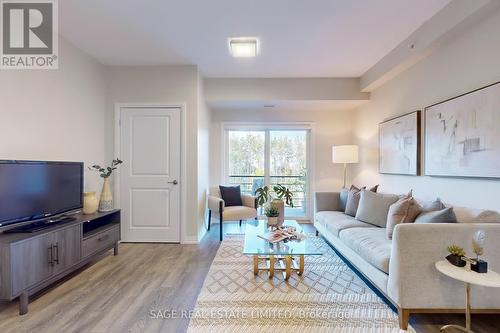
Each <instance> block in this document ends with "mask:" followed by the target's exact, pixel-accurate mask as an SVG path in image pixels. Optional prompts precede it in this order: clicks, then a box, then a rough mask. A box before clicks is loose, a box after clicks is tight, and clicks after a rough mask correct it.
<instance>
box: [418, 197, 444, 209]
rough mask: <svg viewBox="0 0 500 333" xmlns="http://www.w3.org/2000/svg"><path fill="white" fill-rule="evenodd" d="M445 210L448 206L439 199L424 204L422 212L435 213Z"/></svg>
mask: <svg viewBox="0 0 500 333" xmlns="http://www.w3.org/2000/svg"><path fill="white" fill-rule="evenodd" d="M445 208H446V206H445V205H444V203H443V202H442V201H441V199H439V198H436V200H434V201H432V202H424V203H422V212H434V211H436V210H443V209H445Z"/></svg>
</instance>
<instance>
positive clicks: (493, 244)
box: [314, 192, 500, 330]
mask: <svg viewBox="0 0 500 333" xmlns="http://www.w3.org/2000/svg"><path fill="white" fill-rule="evenodd" d="M343 201H344V199H341V195H340V193H339V192H317V193H315V214H314V226H315V227H316V229H317V231H318V232H319V233H320V234H321V235H322V236H323V237H324V238H325V239H326V240H327V241H328V242H329V243H330V244H331V245H332V246H333V247H334V248H335V249H336V250H337V251H338V252H340V254H342V256H344V257H345V258H346V259H347V260H348V261H349V262H350V263H351V264H352V265H353V266H354V267H356V268H357V270H358V271H359V272H360V273H361V274H362V275H363V276H364V277H365V278H366V279H368V280H369V281H370V282H371V283H372V284H373V285H374V286H375V287H376V288H377V289H378V290H379V291H380V292H382V293H383V294H384V295H385V296H386V297H387V299H388V300H389V301H390V302H391V303H392V304H393V305H394V306H395V307H397V309H398V315H399V322H400V327H401V329H405V330H406V329H407V327H408V319H409V316H410V314H411V313H440V312H442V313H446V312H464V304H465V291H464V285H463V284H462V283H460V282H458V281H455V280H453V279H451V278H449V277H446V276H444V275H442V274H441V273H439V272H438V271H437V270H436V268H435V266H434V265H435V262H437V261H439V260H443V258H444V257H445V256H446V255H447V254H448V253H447V249H446V247H447V245H449V244H451V243H456V244H459V245H461V246H463V247H464V248H465V250H466V251H467V253H469V254H470V253H472V236H473V234H474V232H475V231H476V230H479V229H481V230H484V231H485V232H486V234H487V238H486V245H485V255H484V256H483V258H484V259H485V260H486V261H488V267H489V269H492V270H495V271H497V272H500V223H496V222H500V215H498V213H497V214H496V215H495V214H492V213H491V212H487V214H484V211H481V210H475V209H468V208H460V207H454V211H455V214H456V216H457V220H458V223H425V224H414V223H404V224H399V225H397V226H396V228H395V229H394V234H393V237H392V240H389V239H388V238H387V235H386V229H385V228H383V227H379V226H375V225H372V224H368V223H364V222H361V221H358V220H356V219H355V218H354V217H351V216H349V215H346V214H344V213H343V210H344V209H345V204H346V203H345V202H343ZM484 216H486V218H485V217H484ZM476 221H485V222H486V221H487V223H477V222H476ZM471 305H472V308H473V312H494V313H500V288H498V289H495V288H485V287H478V286H473V287H472V291H471Z"/></svg>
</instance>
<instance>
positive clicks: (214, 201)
mask: <svg viewBox="0 0 500 333" xmlns="http://www.w3.org/2000/svg"><path fill="white" fill-rule="evenodd" d="M208 209H210V210H211V211H213V212H214V213H218V212H220V211H223V210H224V200H222V199H221V198H219V197H216V196H213V195H209V196H208Z"/></svg>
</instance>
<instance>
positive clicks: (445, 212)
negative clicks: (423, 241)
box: [415, 207, 457, 223]
mask: <svg viewBox="0 0 500 333" xmlns="http://www.w3.org/2000/svg"><path fill="white" fill-rule="evenodd" d="M455 222H457V217H456V216H455V212H454V211H453V208H452V207H448V208H445V209H441V210H435V211H431V212H423V213H422V214H420V215H419V216H418V217H417V218H416V219H415V223H455Z"/></svg>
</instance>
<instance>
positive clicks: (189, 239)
mask: <svg viewBox="0 0 500 333" xmlns="http://www.w3.org/2000/svg"><path fill="white" fill-rule="evenodd" d="M181 244H200V242H198V238H197V237H196V236H186V237H184V239H183V240H182V242H181Z"/></svg>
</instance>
